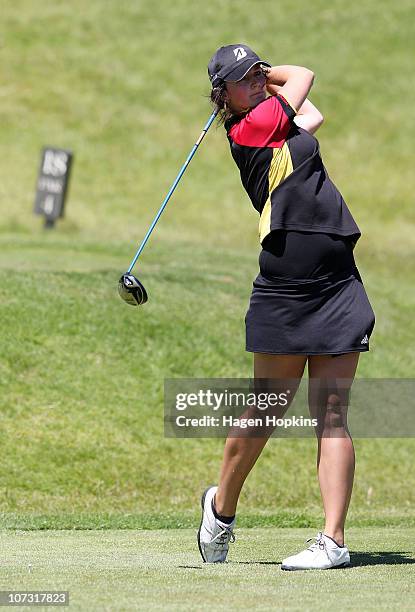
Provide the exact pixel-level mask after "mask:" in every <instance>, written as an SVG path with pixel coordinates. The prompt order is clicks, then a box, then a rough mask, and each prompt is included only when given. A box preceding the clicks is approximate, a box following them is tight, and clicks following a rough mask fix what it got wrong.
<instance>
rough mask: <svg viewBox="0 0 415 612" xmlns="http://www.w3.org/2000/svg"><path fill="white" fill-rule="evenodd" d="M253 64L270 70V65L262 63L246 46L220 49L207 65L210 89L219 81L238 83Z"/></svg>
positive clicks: (240, 45)
mask: <svg viewBox="0 0 415 612" xmlns="http://www.w3.org/2000/svg"><path fill="white" fill-rule="evenodd" d="M255 64H264V65H265V66H268V67H269V68H271V64H268V62H263V61H262V60H261V59H260V58H259V57H258V55H257V54H256V53H254V52H253V51H252V49H250V48H249V47H248V46H247V45H244V44H241V43H237V44H235V45H227V46H226V47H220V49H218V50H217V51H216V53H215V55H214V56H213V57H212V59H211V60H210V62H209V65H208V74H209V79H210V81H211V83H212V87H217V86H218V85H219V84H220V82H221V81H240V80H241V79H243V78H244V76H245V75H246V73H247V72H248V70H250V69H251V68H252V66H255Z"/></svg>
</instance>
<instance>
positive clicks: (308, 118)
mask: <svg viewBox="0 0 415 612" xmlns="http://www.w3.org/2000/svg"><path fill="white" fill-rule="evenodd" d="M293 121H294V123H295V124H296V125H298V127H301V128H303V129H304V130H307V132H310V134H314V132H316V131H317V130H318V128H319V127H320V126H321V124H322V123H323V121H324V117H323V115H322V114H321V113H320V111H319V110H318V108H316V107H315V106H314V104H312V102H310V100H308V99H306V100H304V102H303V105H302V106H301V108H300V109H299V111H298V113H297V115H296V116H295V117H294V119H293Z"/></svg>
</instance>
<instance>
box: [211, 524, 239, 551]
mask: <svg viewBox="0 0 415 612" xmlns="http://www.w3.org/2000/svg"><path fill="white" fill-rule="evenodd" d="M215 540H217V542H216V544H217V545H218V546H225V544H227V543H228V542H232V543H233V542H235V540H236V538H235V534H234V533H233V531H232V529H231V527H224V528H223V530H222V531H220V532H219V533H217V534H216V535H215V537H214V538H212V539H211V541H210V542H209V543H210V544H212V542H214V541H215Z"/></svg>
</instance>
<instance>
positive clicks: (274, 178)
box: [259, 142, 293, 244]
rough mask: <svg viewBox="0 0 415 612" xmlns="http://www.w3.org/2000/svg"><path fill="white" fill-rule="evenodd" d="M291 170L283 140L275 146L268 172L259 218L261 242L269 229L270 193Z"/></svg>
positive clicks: (287, 151)
mask: <svg viewBox="0 0 415 612" xmlns="http://www.w3.org/2000/svg"><path fill="white" fill-rule="evenodd" d="M292 171H293V163H292V160H291V155H290V151H289V149H288V146H287V143H286V142H285V143H284V144H283V146H282V147H281V148H275V149H274V151H273V154H272V159H271V164H270V167H269V172H268V198H267V201H266V202H265V206H264V208H263V209H262V213H261V217H260V219H259V241H260V243H261V244H262V242H263V241H264V239H265V238H266V237H267V236H268V234H269V233H270V231H271V194H272V192H273V191H274V189H276V187H278V185H279V184H280V183H282V181H283V180H284V179H286V178H287V176H289V175H290V174H291V173H292Z"/></svg>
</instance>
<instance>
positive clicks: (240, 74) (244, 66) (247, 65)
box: [223, 57, 271, 82]
mask: <svg viewBox="0 0 415 612" xmlns="http://www.w3.org/2000/svg"><path fill="white" fill-rule="evenodd" d="M257 64H264V66H268V68H271V64H268V62H263V61H262V60H257V59H253V58H252V57H251V58H248V59H246V60H245V61H244V62H241V63H240V64H239V65H238V66H236V68H234V69H233V70H232V71H231V72H229V73H228V74H227V75H226V76H225V77H223V80H224V81H233V82H237V81H240V80H241V79H243V78H244V76H245V75H246V73H247V72H249V71H250V70H251V68H252V67H253V66H256V65H257Z"/></svg>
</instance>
